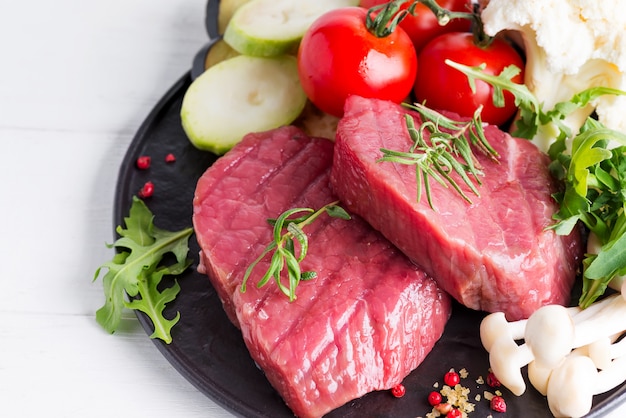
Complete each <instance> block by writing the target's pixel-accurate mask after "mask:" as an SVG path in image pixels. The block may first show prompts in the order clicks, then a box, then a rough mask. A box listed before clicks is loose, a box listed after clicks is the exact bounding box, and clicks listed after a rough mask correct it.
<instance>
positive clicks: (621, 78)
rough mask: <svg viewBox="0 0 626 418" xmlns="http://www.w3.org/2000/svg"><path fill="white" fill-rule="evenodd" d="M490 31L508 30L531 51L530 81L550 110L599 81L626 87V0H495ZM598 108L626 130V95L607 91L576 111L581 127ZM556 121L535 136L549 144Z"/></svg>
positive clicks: (486, 12) (488, 13)
mask: <svg viewBox="0 0 626 418" xmlns="http://www.w3.org/2000/svg"><path fill="white" fill-rule="evenodd" d="M481 18H482V20H483V24H484V29H485V32H486V33H487V34H488V35H491V36H494V35H496V34H497V33H499V32H502V31H508V32H511V33H512V34H513V35H517V36H518V37H519V38H521V40H522V43H523V45H522V46H523V48H524V51H525V53H526V68H525V80H524V82H525V84H526V86H527V87H528V88H529V89H530V91H531V92H533V94H534V95H535V96H536V97H537V98H538V99H539V102H541V103H543V108H544V110H550V109H552V108H553V107H554V105H555V104H556V103H558V102H561V101H567V100H569V99H571V97H572V96H573V95H574V94H576V93H579V92H580V91H582V90H584V89H587V88H590V87H597V86H606V87H612V88H616V89H621V90H626V0H603V1H595V0H551V1H547V0H490V1H489V2H488V4H487V5H486V7H484V9H483V10H482V12H481ZM594 110H596V113H597V114H598V118H599V120H600V122H602V123H603V124H605V125H606V126H608V127H609V128H612V129H616V130H619V131H622V132H626V117H625V116H624V115H626V97H623V96H604V97H601V98H599V99H597V100H596V101H594V102H593V103H592V104H591V105H589V106H587V107H586V108H585V109H581V110H580V111H578V112H576V113H575V114H572V115H570V116H569V117H568V118H567V119H566V120H565V123H566V124H567V125H568V126H569V127H570V129H572V131H573V132H574V133H575V132H577V131H578V129H579V128H580V126H582V124H583V123H584V120H585V119H586V118H587V116H589V115H590V114H591V113H592V112H593V111H594ZM554 132H555V131H554V127H549V126H548V127H544V128H542V129H540V130H539V133H538V135H537V136H536V137H535V138H534V139H533V141H534V142H535V143H536V144H537V145H538V146H539V147H540V148H541V149H544V150H547V148H548V147H549V145H550V144H551V142H552V141H553V139H554Z"/></svg>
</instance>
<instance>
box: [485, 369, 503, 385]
mask: <svg viewBox="0 0 626 418" xmlns="http://www.w3.org/2000/svg"><path fill="white" fill-rule="evenodd" d="M487 384H488V385H489V386H491V387H492V388H497V387H500V385H501V383H500V381H499V380H498V378H497V377H496V375H495V374H493V372H489V374H488V375H487Z"/></svg>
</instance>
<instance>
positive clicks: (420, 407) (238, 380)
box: [113, 1, 626, 418]
mask: <svg viewBox="0 0 626 418" xmlns="http://www.w3.org/2000/svg"><path fill="white" fill-rule="evenodd" d="M214 6H215V2H212V1H210V2H209V6H208V7H207V13H208V14H209V13H215V10H216V9H214V8H213V7H214ZM190 82H191V72H190V73H189V74H186V75H184V76H183V77H182V78H181V79H180V80H179V81H178V82H176V83H175V84H174V85H173V86H172V87H171V89H170V90H169V91H168V92H167V93H166V94H165V96H164V97H163V98H162V99H161V101H160V102H159V103H158V104H157V105H156V106H155V108H154V109H153V110H152V112H151V113H150V114H149V116H148V117H147V118H146V120H145V121H144V123H143V124H142V126H141V128H140V129H139V131H138V132H137V134H136V136H135V138H134V140H133V141H132V143H131V145H130V147H129V149H128V151H127V153H126V156H125V158H124V161H123V163H122V166H121V168H120V171H119V177H118V183H117V190H116V195H115V202H114V219H113V221H114V226H117V225H120V224H123V218H124V216H127V215H128V210H129V208H130V206H131V200H132V197H133V196H134V195H136V194H137V193H138V191H139V190H140V189H141V187H142V185H143V184H144V183H145V182H146V181H148V180H150V181H152V182H153V183H154V187H155V192H154V195H153V196H152V197H150V198H147V199H146V200H145V201H146V204H147V205H148V207H149V208H150V209H151V210H152V212H153V213H154V215H155V224H156V225H157V226H158V227H160V228H163V229H169V230H178V229H182V228H185V227H189V226H191V215H192V198H193V193H194V189H195V185H196V181H197V179H198V178H199V177H200V175H201V174H202V173H203V172H204V170H206V168H207V167H209V166H210V165H211V164H212V163H213V162H214V161H215V160H216V158H217V156H215V155H213V154H210V153H207V152H202V151H198V150H197V149H196V148H194V147H193V146H192V145H191V144H190V143H189V141H188V140H187V138H186V136H185V133H184V132H183V130H182V127H181V122H180V116H179V113H180V106H181V102H182V98H183V95H184V92H185V91H186V89H187V87H188V85H189V84H190ZM168 153H173V154H174V155H175V157H176V162H174V163H166V162H165V156H166V155H167V154H168ZM141 155H148V156H150V157H151V158H152V165H151V167H150V168H149V169H148V170H139V169H137V168H136V166H135V161H136V159H137V157H139V156H141ZM190 248H191V249H190V256H192V257H193V258H194V259H195V262H194V264H193V266H192V267H191V268H190V269H189V270H188V271H187V272H186V273H184V274H183V275H181V276H180V277H178V282H179V284H180V286H181V292H180V294H179V295H178V297H177V299H176V300H175V301H174V302H172V303H170V304H169V306H168V308H167V309H166V312H165V314H166V316H168V317H172V316H173V315H174V314H175V312H177V311H179V312H180V313H181V320H180V322H179V323H178V324H177V325H176V326H175V327H174V329H173V331H172V335H173V342H172V343H171V344H169V345H167V344H164V343H162V342H161V341H160V340H154V343H155V344H156V346H157V348H158V349H159V350H160V352H161V353H162V354H163V356H164V357H165V358H166V359H167V360H168V361H169V362H170V363H171V364H172V365H173V366H174V367H175V368H176V369H177V370H178V371H179V372H180V373H181V374H182V375H183V376H184V377H185V378H186V379H188V380H189V381H190V382H191V383H192V384H193V385H194V386H195V387H197V388H198V390H200V391H201V392H202V393H204V394H206V395H207V396H209V397H211V398H212V399H214V400H215V401H216V402H218V403H219V404H221V405H222V406H223V407H224V408H226V409H227V410H229V411H231V412H232V413H234V414H235V415H237V416H241V417H249V418H261V417H267V418H270V417H271V418H281V417H292V416H293V414H292V413H291V411H290V410H289V409H288V408H287V407H286V406H285V404H284V403H283V401H282V400H281V398H280V396H279V395H278V394H277V393H276V392H275V391H274V389H273V388H272V387H271V386H270V385H269V383H268V382H267V380H266V379H265V377H264V376H263V373H262V372H261V371H260V370H259V369H258V368H257V367H256V366H255V364H254V362H253V361H252V359H251V358H250V355H249V354H248V351H247V349H246V347H245V345H244V343H243V339H242V337H241V334H240V333H239V331H238V330H237V329H236V328H235V327H234V326H233V325H232V324H231V323H230V322H229V321H228V319H227V317H226V314H225V313H224V311H223V309H222V306H221V303H220V301H219V299H218V297H217V295H216V293H215V291H214V289H213V288H212V287H211V285H210V283H209V281H208V279H207V278H206V277H205V276H203V275H201V274H199V273H198V272H197V271H196V267H197V259H198V257H197V254H198V250H199V248H198V245H197V243H196V241H195V238H194V237H192V238H191V240H190ZM171 283H172V282H171V281H167V280H166V281H165V285H166V286H169V285H171ZM483 316H484V314H483V313H480V312H474V311H470V310H468V309H465V308H463V307H462V306H459V305H456V306H455V307H454V310H453V314H452V318H451V320H450V321H449V323H448V324H447V327H446V330H445V333H444V335H443V337H442V338H441V340H440V341H439V342H438V343H437V344H436V346H435V348H434V350H433V351H432V352H431V353H430V354H429V356H428V357H427V358H426V360H425V361H424V362H423V363H422V365H420V366H419V368H418V369H417V370H415V371H414V372H413V373H412V374H411V375H409V376H408V377H407V378H406V379H405V382H404V384H405V386H406V388H407V394H406V395H405V396H404V397H403V398H400V399H396V398H394V397H392V396H391V394H390V393H388V392H376V393H371V394H369V395H367V396H364V397H363V398H361V399H358V400H355V401H353V402H350V403H349V404H347V405H345V406H343V407H341V408H339V409H337V410H335V411H333V412H331V413H330V414H328V415H327V417H329V418H331V417H332V418H339V417H346V418H350V417H353V418H357V417H358V418H362V417H371V418H374V417H380V418H383V417H384V418H391V417H393V418H404V417H406V418H414V417H419V416H425V414H426V413H427V412H429V411H430V406H429V405H428V403H427V400H426V397H427V395H428V393H429V392H430V391H431V390H432V389H433V387H432V385H433V383H435V382H440V383H441V382H442V377H443V374H444V373H445V372H446V371H447V370H449V369H450V368H455V369H457V370H459V369H461V368H465V369H467V371H468V372H469V374H470V376H469V378H468V379H467V380H465V381H463V382H462V383H464V385H465V386H467V387H468V388H469V389H470V390H471V392H472V395H471V396H470V398H471V399H473V398H474V396H475V395H478V394H480V395H482V394H483V391H484V390H488V389H489V388H488V387H486V386H485V385H478V384H477V383H475V379H477V378H478V377H479V376H483V377H485V376H486V374H487V370H488V355H487V353H486V352H485V351H484V349H483V348H482V345H481V343H480V338H479V332H478V329H479V324H480V321H481V319H482V317H483ZM138 319H139V321H140V323H141V325H142V326H143V327H144V329H145V330H146V332H147V333H148V335H150V334H152V325H151V323H150V321H149V319H148V318H147V317H146V316H145V315H143V314H142V313H138ZM503 392H504V397H505V400H506V402H507V406H508V410H507V413H506V416H508V417H533V418H540V417H551V416H552V415H551V414H550V412H549V410H548V407H547V403H546V400H545V398H544V397H543V396H541V395H540V394H539V393H538V392H536V391H535V390H534V389H532V387H531V388H529V389H528V390H527V391H526V393H525V394H524V395H523V396H521V397H515V396H513V395H511V394H510V393H509V392H508V391H506V390H503ZM625 397H626V392H625V389H624V387H620V388H618V389H616V390H614V391H612V392H609V393H607V394H604V395H602V396H598V397H596V398H595V402H594V408H593V411H592V412H591V413H590V414H589V415H588V417H589V418H591V417H593V418H599V417H604V416H606V414H607V413H608V412H609V411H611V410H612V409H614V408H615V406H617V405H618V404H620V403H621V402H623V401H624V398H625ZM475 404H476V412H475V413H474V414H472V415H471V416H474V417H486V416H488V415H489V414H493V416H494V417H497V416H503V415H504V414H497V413H493V411H491V410H490V409H489V404H488V402H487V401H485V400H484V399H483V400H481V401H479V402H475Z"/></svg>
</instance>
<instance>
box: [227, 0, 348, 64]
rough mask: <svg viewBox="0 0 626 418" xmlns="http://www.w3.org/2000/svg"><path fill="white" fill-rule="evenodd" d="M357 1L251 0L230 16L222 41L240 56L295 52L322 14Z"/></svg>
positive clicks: (267, 55)
mask: <svg viewBox="0 0 626 418" xmlns="http://www.w3.org/2000/svg"><path fill="white" fill-rule="evenodd" d="M358 4H359V0H251V1H249V2H248V3H246V4H244V5H242V6H241V7H239V9H237V11H236V12H235V13H234V14H233V16H232V18H231V20H230V22H229V23H228V25H227V26H226V30H225V32H224V41H226V43H228V44H229V45H230V46H231V47H232V48H233V49H235V50H236V51H238V52H239V53H241V54H244V55H253V56H264V57H269V56H275V55H282V54H290V53H295V52H296V51H297V49H298V45H299V43H300V40H301V39H302V36H304V33H305V32H306V30H307V29H308V28H309V26H311V24H312V23H313V22H314V21H315V20H316V19H317V18H318V17H320V16H321V15H322V14H324V13H326V12H328V11H330V10H332V9H337V8H339V7H348V6H358Z"/></svg>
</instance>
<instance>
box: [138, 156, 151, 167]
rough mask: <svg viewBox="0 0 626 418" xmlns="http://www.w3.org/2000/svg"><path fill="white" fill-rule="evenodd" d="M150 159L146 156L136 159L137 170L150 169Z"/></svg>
mask: <svg viewBox="0 0 626 418" xmlns="http://www.w3.org/2000/svg"><path fill="white" fill-rule="evenodd" d="M151 161H152V159H151V158H150V157H149V156H147V155H142V156H140V157H138V158H137V163H136V164H137V168H138V169H140V170H147V169H148V168H150V163H151Z"/></svg>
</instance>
